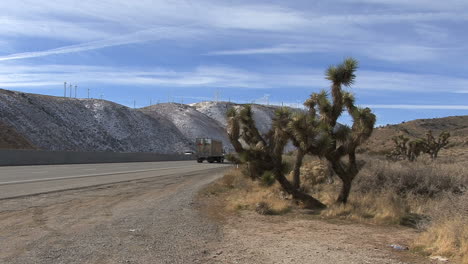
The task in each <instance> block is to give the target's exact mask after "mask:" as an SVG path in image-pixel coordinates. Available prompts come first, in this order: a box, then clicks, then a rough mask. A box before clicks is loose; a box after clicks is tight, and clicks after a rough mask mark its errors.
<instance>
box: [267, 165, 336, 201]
mask: <svg viewBox="0 0 468 264" xmlns="http://www.w3.org/2000/svg"><path fill="white" fill-rule="evenodd" d="M275 177H276V180H277V181H278V182H279V183H280V184H281V187H283V189H284V190H285V191H286V192H287V193H289V194H291V195H292V196H293V198H294V199H296V200H300V201H302V202H304V204H305V207H306V208H309V209H323V208H326V207H327V206H326V205H324V204H323V203H321V202H320V201H319V200H317V199H315V198H314V197H312V196H310V195H308V194H307V193H305V192H302V191H300V190H299V189H296V188H294V186H293V185H292V184H291V183H289V181H288V180H287V179H286V177H284V175H283V173H282V172H281V171H280V170H278V169H276V170H275Z"/></svg>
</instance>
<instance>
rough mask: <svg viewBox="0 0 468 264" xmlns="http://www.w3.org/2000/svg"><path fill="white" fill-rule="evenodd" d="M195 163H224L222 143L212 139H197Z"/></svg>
mask: <svg viewBox="0 0 468 264" xmlns="http://www.w3.org/2000/svg"><path fill="white" fill-rule="evenodd" d="M196 145H197V153H196V154H197V162H198V163H202V162H203V161H205V160H206V161H208V162H209V163H213V162H218V163H223V162H224V149H223V143H222V142H221V141H218V140H214V139H212V138H197V139H196Z"/></svg>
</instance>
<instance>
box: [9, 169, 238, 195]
mask: <svg viewBox="0 0 468 264" xmlns="http://www.w3.org/2000/svg"><path fill="white" fill-rule="evenodd" d="M226 166H229V165H228V164H216V163H213V164H208V163H202V164H199V163H196V161H166V162H134V163H105V164H76V165H69V164H68V165H39V166H8V167H0V199H5V198H12V197H19V196H25V195H31V194H38V193H47V192H53V191H59V190H68V189H75V188H82V187H88V186H95V185H101V184H109V183H116V182H124V181H131V180H137V179H145V178H153V177H159V178H167V177H171V176H173V177H176V176H177V177H181V176H183V175H185V174H190V173H194V172H201V171H209V170H210V169H216V168H222V167H226Z"/></svg>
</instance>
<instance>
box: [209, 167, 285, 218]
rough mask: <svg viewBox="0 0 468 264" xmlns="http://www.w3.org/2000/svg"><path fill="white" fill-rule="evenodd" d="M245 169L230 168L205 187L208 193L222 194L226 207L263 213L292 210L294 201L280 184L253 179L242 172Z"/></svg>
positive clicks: (230, 209) (232, 209) (279, 212)
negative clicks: (266, 183)
mask: <svg viewBox="0 0 468 264" xmlns="http://www.w3.org/2000/svg"><path fill="white" fill-rule="evenodd" d="M242 171H243V169H242V168H239V169H232V170H229V171H228V172H227V173H226V174H225V175H224V176H223V177H222V178H221V179H219V180H218V181H216V182H215V183H213V184H211V185H210V186H208V187H207V188H205V190H204V193H205V194H206V195H216V196H222V198H223V199H225V204H226V209H227V210H229V211H232V212H235V211H239V210H252V211H253V210H256V211H258V212H259V213H260V212H261V214H267V215H281V214H285V213H287V212H289V211H290V209H291V206H292V202H291V200H290V199H289V197H287V195H285V194H284V192H283V191H281V188H280V187H279V185H278V184H274V185H272V186H266V185H265V184H263V183H262V182H261V181H255V182H254V181H252V180H251V179H250V178H248V177H246V176H245V175H244V174H243V173H242Z"/></svg>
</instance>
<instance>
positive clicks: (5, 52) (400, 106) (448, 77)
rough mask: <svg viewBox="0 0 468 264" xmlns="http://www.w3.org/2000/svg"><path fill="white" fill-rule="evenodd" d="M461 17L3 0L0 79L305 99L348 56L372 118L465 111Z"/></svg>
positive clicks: (100, 91) (258, 99)
mask: <svg viewBox="0 0 468 264" xmlns="http://www.w3.org/2000/svg"><path fill="white" fill-rule="evenodd" d="M467 28H468V1H466V0H445V1H439V0H411V1H408V0H328V1H327V0H315V1H310V0H295V1H294V0H291V1H279V0H270V1H261V0H249V1H243V0H239V1H233V0H232V1H228V0H224V1H221V0H197V1H193V0H180V1H179V0H171V1H168V0H151V1H150V0H138V1H130V0H100V1H95V0H80V1H76V0H48V1H37V0H2V1H1V2H0V88H3V89H10V90H17V91H23V92H30V93H39V94H47V95H55V96H63V95H64V82H67V88H69V85H70V84H71V85H72V86H73V93H72V96H74V86H75V85H76V86H77V97H79V98H87V97H88V91H89V94H90V97H92V98H103V99H106V100H111V101H114V102H117V103H120V104H123V105H126V106H129V107H133V106H136V107H144V106H148V105H149V104H150V103H158V102H160V103H163V102H167V101H173V102H179V103H195V102H200V101H206V100H215V99H218V100H223V101H233V102H238V103H250V102H255V103H261V104H267V103H268V104H277V105H280V104H285V105H291V106H298V107H301V106H302V102H304V101H305V100H306V99H307V98H308V97H309V96H310V94H311V93H314V92H319V91H320V90H322V89H329V87H330V83H329V81H328V80H326V79H325V76H324V73H325V70H326V69H327V68H328V67H329V66H330V65H334V64H338V63H340V62H342V61H343V59H345V58H347V57H354V58H355V59H357V60H358V61H359V69H358V71H357V73H356V75H357V77H356V82H355V84H354V85H353V86H351V87H350V88H346V90H349V91H351V92H353V93H354V94H355V96H356V99H357V104H359V105H360V106H363V107H364V106H367V107H370V108H371V109H372V110H373V111H374V112H375V113H376V115H377V125H385V124H389V123H399V122H402V121H408V120H412V119H417V118H435V117H443V116H450V115H468V71H467V70H468V64H467V62H468V45H467V44H466V43H467V41H468V34H467ZM68 92H69V89H68V91H67V94H68ZM345 118H346V117H345Z"/></svg>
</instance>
